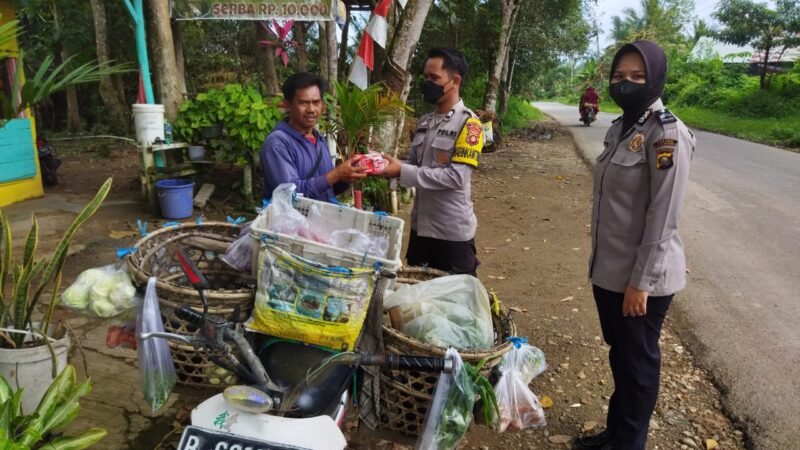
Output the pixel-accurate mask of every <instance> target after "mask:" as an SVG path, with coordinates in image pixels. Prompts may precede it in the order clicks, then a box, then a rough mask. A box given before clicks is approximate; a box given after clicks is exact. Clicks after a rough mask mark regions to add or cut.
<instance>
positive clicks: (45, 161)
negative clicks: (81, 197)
mask: <svg viewBox="0 0 800 450" xmlns="http://www.w3.org/2000/svg"><path fill="white" fill-rule="evenodd" d="M36 150H37V153H38V154H39V167H40V168H41V171H42V182H43V183H44V185H45V186H55V185H57V184H58V175H57V174H56V170H58V168H59V167H60V166H61V160H60V159H58V158H56V157H55V151H54V149H53V146H52V145H50V142H49V141H48V140H47V138H46V137H45V136H44V135H43V134H40V135H39V136H37V137H36Z"/></svg>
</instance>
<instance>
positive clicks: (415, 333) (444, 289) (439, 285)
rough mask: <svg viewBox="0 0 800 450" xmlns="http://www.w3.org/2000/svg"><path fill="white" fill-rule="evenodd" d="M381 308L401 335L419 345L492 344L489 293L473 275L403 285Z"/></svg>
mask: <svg viewBox="0 0 800 450" xmlns="http://www.w3.org/2000/svg"><path fill="white" fill-rule="evenodd" d="M384 307H385V308H386V309H389V310H390V314H391V315H392V316H394V317H397V318H398V319H399V323H398V324H399V325H400V329H401V330H402V331H403V332H404V333H406V334H408V335H409V336H411V337H413V338H415V339H418V340H420V341H422V342H425V343H429V344H433V345H438V346H442V347H448V346H453V347H457V348H462V349H487V348H490V347H492V345H493V344H494V327H493V325H492V312H491V309H490V305H489V294H488V293H487V292H486V289H485V288H484V287H483V285H482V284H481V282H480V281H479V280H478V279H477V278H475V277H473V276H470V275H450V276H446V277H439V278H436V279H433V280H430V281H424V282H422V283H418V284H414V285H403V286H401V287H400V288H399V289H398V290H397V291H395V292H393V293H392V294H390V295H389V296H388V297H386V300H385V302H384ZM395 307H397V308H398V309H397V310H393V308H395ZM398 312H399V314H397V313H398ZM393 322H394V321H393ZM393 325H395V324H394V323H393Z"/></svg>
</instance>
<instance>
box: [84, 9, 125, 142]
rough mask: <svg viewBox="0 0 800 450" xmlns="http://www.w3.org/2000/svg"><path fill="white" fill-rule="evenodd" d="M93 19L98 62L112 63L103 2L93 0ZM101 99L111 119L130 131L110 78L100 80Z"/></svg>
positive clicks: (116, 124)
mask: <svg viewBox="0 0 800 450" xmlns="http://www.w3.org/2000/svg"><path fill="white" fill-rule="evenodd" d="M91 6H92V17H93V18H94V33H95V45H96V46H97V62H98V63H100V64H108V63H109V62H110V61H111V58H110V57H109V52H108V28H107V27H106V6H105V2H104V1H103V0H91ZM100 97H101V98H102V100H103V105H104V106H105V107H106V109H107V110H108V114H109V117H110V119H111V121H112V123H113V125H114V126H115V128H117V129H119V130H127V129H128V119H127V115H126V114H125V108H124V107H123V106H122V105H123V103H122V100H121V99H120V98H119V96H118V95H117V90H116V89H115V88H114V84H113V83H112V82H111V77H110V76H104V77H103V78H101V79H100Z"/></svg>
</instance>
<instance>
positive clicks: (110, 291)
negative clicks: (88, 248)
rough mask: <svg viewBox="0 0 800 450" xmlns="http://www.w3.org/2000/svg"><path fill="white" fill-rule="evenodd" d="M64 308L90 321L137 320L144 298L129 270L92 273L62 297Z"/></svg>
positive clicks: (81, 277) (108, 268)
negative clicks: (137, 312)
mask: <svg viewBox="0 0 800 450" xmlns="http://www.w3.org/2000/svg"><path fill="white" fill-rule="evenodd" d="M61 302H62V305H64V306H66V307H67V308H69V309H71V310H73V311H75V312H77V313H79V314H82V315H86V316H90V317H99V318H103V319H112V318H113V319H115V320H123V321H124V320H126V319H130V318H132V317H133V314H134V313H135V312H136V309H137V307H138V306H139V304H140V302H141V298H139V297H137V295H136V288H135V287H134V286H133V282H131V278H130V276H129V275H128V272H127V271H126V270H125V266H119V267H117V266H114V265H108V266H104V267H100V268H95V269H88V270H85V271H84V272H83V273H81V274H80V275H79V276H78V278H77V279H76V280H75V282H74V283H72V285H71V286H70V287H69V288H67V289H66V290H65V291H64V292H63V293H62V294H61Z"/></svg>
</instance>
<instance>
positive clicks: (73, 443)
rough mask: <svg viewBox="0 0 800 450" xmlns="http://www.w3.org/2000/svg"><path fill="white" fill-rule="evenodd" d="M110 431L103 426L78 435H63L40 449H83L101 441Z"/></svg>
mask: <svg viewBox="0 0 800 450" xmlns="http://www.w3.org/2000/svg"><path fill="white" fill-rule="evenodd" d="M106 434H108V432H107V431H106V430H104V429H102V428H90V429H88V430H86V431H85V432H83V433H82V434H81V435H79V436H76V437H62V438H58V439H55V440H54V441H53V442H51V443H49V444H46V445H44V446H42V447H41V448H40V450H83V449H85V448H89V447H91V446H93V445H94V444H96V443H98V442H100V441H101V440H102V439H103V438H104V437H106Z"/></svg>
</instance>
